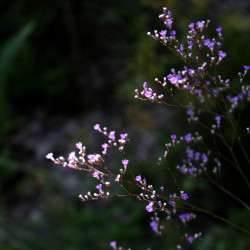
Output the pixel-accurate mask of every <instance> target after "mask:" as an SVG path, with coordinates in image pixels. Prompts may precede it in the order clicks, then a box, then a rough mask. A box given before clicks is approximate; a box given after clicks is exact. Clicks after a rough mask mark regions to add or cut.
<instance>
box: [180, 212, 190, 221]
mask: <svg viewBox="0 0 250 250" xmlns="http://www.w3.org/2000/svg"><path fill="white" fill-rule="evenodd" d="M179 218H180V219H181V220H182V222H183V223H185V222H187V221H189V220H190V219H191V214H190V213H186V214H180V215H179Z"/></svg>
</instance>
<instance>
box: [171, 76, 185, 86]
mask: <svg viewBox="0 0 250 250" xmlns="http://www.w3.org/2000/svg"><path fill="white" fill-rule="evenodd" d="M167 78H168V80H169V81H170V82H171V83H172V84H174V85H176V86H178V81H179V80H181V79H182V77H181V75H180V74H177V75H173V74H169V75H168V76H167Z"/></svg>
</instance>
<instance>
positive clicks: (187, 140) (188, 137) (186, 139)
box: [184, 133, 192, 142]
mask: <svg viewBox="0 0 250 250" xmlns="http://www.w3.org/2000/svg"><path fill="white" fill-rule="evenodd" d="M184 139H185V141H186V142H190V141H191V139H192V134H191V133H189V134H187V135H185V137H184Z"/></svg>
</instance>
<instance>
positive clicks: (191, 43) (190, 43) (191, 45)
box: [188, 41, 194, 49]
mask: <svg viewBox="0 0 250 250" xmlns="http://www.w3.org/2000/svg"><path fill="white" fill-rule="evenodd" d="M193 45H194V43H193V41H188V47H189V49H192V47H193Z"/></svg>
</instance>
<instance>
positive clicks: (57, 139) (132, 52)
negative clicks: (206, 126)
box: [0, 0, 250, 250]
mask: <svg viewBox="0 0 250 250" xmlns="http://www.w3.org/2000/svg"><path fill="white" fill-rule="evenodd" d="M163 6H167V7H169V9H170V10H171V11H172V13H173V17H174V21H175V27H176V29H177V31H178V33H179V34H180V40H181V39H185V35H186V31H187V25H188V24H189V23H191V22H195V21H198V20H205V19H211V20H212V23H211V30H212V31H213V29H214V28H215V27H218V26H222V27H223V34H224V47H223V48H224V50H225V51H227V53H228V57H227V58H226V59H225V62H224V64H222V65H221V67H220V70H221V72H223V73H224V74H225V73H226V75H225V77H231V79H232V81H233V82H234V81H235V80H236V79H237V73H238V72H239V71H241V70H242V67H241V65H244V64H248V65H249V58H250V48H249V37H250V1H249V0H231V1H230V0H224V1H215V0H212V1H211V0H203V1H200V0H185V1H184V0H183V1H182V0H178V1H177V0H169V1H161V0H138V1H133V0H126V1H124V0H110V1H104V0H95V1H90V0H84V1H80V0H71V1H70V0H50V1H47V0H44V1H31V0H22V1H19V0H13V1H8V0H1V1H0V37H1V40H0V136H1V137H0V146H1V148H0V180H1V183H0V249H55V248H58V249H72V250H73V249H109V242H110V241H112V240H117V241H118V244H119V245H122V246H123V247H126V248H127V247H132V248H133V249H147V248H148V247H150V248H151V249H175V245H176V240H178V233H179V232H178V230H181V229H178V230H176V229H174V227H173V226H172V225H171V224H166V228H167V234H166V236H165V237H163V238H159V237H156V236H155V235H154V234H153V232H151V229H150V227H149V222H150V214H147V213H146V212H145V211H146V210H145V204H142V203H138V202H137V201H135V200H133V199H132V198H131V199H123V200H112V201H97V202H88V203H81V202H80V201H79V198H78V195H79V194H80V193H83V194H85V193H87V192H88V191H89V189H90V187H92V190H93V189H94V187H95V183H93V182H92V178H90V175H88V174H85V173H82V172H77V171H74V170H72V169H63V168H61V167H59V166H55V165H53V164H52V163H51V162H49V161H47V160H46V159H45V156H46V154H47V153H49V152H54V153H55V155H56V156H59V155H64V156H67V154H68V153H69V152H71V151H73V150H75V146H74V145H75V143H76V142H78V141H82V142H83V144H84V145H86V146H87V148H88V150H89V151H88V152H100V150H101V149H100V148H101V144H102V143H103V142H104V141H105V138H103V137H102V136H101V135H99V134H97V133H95V132H94V131H93V129H92V128H93V125H94V124H96V123H100V124H101V125H103V126H107V127H108V128H109V129H110V130H116V131H117V133H124V132H127V133H128V134H129V137H130V138H131V142H130V146H129V148H128V155H129V157H130V158H129V159H130V164H131V165H132V166H133V169H134V171H135V174H139V173H141V172H142V171H143V173H145V176H147V177H148V179H149V181H150V182H151V183H152V184H154V185H155V186H157V185H159V186H161V185H162V184H163V185H164V186H166V187H167V189H168V190H169V192H170V193H172V192H176V190H175V186H174V185H173V183H172V181H171V180H170V179H169V178H168V174H169V173H168V172H166V170H164V169H162V168H159V169H158V170H157V171H156V170H155V168H157V166H156V162H157V158H158V157H159V156H160V154H162V153H163V152H164V144H165V143H166V142H168V141H169V135H170V134H172V133H176V134H184V133H186V132H189V128H187V127H186V126H184V128H183V127H182V126H181V125H182V124H183V123H182V124H180V122H179V121H180V120H181V119H180V118H179V117H183V113H182V111H176V110H172V109H166V108H163V107H161V106H157V105H150V104H144V103H143V104H142V103H139V102H138V101H136V100H134V98H133V96H134V89H135V88H140V86H141V85H142V83H143V82H144V81H148V82H149V83H153V80H154V78H155V77H159V78H160V77H162V76H165V75H166V74H168V73H169V71H170V69H171V68H172V67H175V68H177V69H178V68H179V67H182V62H181V61H180V59H179V58H178V57H177V56H176V55H174V54H172V53H170V52H169V51H167V50H166V49H164V48H162V47H161V46H160V45H159V44H158V43H157V42H155V41H153V40H151V39H150V38H149V37H148V36H147V35H146V32H147V31H153V30H154V29H158V30H161V29H163V28H164V27H163V25H162V24H161V22H160V21H159V20H158V15H159V14H160V13H161V11H162V7H163ZM212 34H213V33H212ZM151 86H154V85H151ZM183 121H184V120H183ZM120 160H121V157H120V156H119V155H118V154H117V155H115V154H114V156H112V159H110V163H111V164H112V165H113V166H114V168H115V167H116V166H118V167H117V170H118V169H119V168H120ZM179 162H180V160H179V159H178V149H177V150H176V153H173V156H172V157H171V158H170V164H172V166H173V168H174V166H175V165H176V164H177V163H179ZM176 174H177V173H176ZM179 177H180V180H181V187H182V188H183V189H185V191H186V192H188V193H192V192H193V193H196V194H197V196H196V197H199V199H200V201H199V202H200V204H202V206H204V207H207V208H209V209H211V210H213V211H216V212H217V213H219V214H223V213H224V212H225V211H227V214H226V215H225V216H227V217H228V218H231V219H232V221H234V222H235V223H239V224H241V225H242V226H245V227H249V225H248V224H249V223H248V221H249V220H250V216H249V213H248V214H247V213H246V212H244V210H241V208H240V207H239V206H238V204H235V203H234V202H231V200H230V199H228V200H227V198H225V200H224V202H223V203H221V202H214V201H218V200H220V197H221V196H220V195H221V193H219V192H218V191H217V190H216V189H214V188H212V187H211V186H209V185H207V184H206V183H200V182H197V181H195V180H190V179H184V178H182V176H179ZM239 184H240V181H239ZM197 190H198V191H197ZM204 194H206V195H204ZM194 202H195V201H194ZM193 228H194V230H196V231H202V232H204V235H203V240H202V241H200V242H197V243H194V245H193V249H247V246H249V244H250V242H249V237H246V236H245V235H244V234H241V233H239V232H237V231H235V230H234V229H232V228H230V227H228V226H226V225H225V224H221V223H219V222H218V221H215V220H213V219H211V218H208V217H205V216H202V215H201V216H200V217H198V219H197V221H196V222H195V223H194V224H193ZM196 231H194V232H196ZM191 232H193V231H192V229H191Z"/></svg>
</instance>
